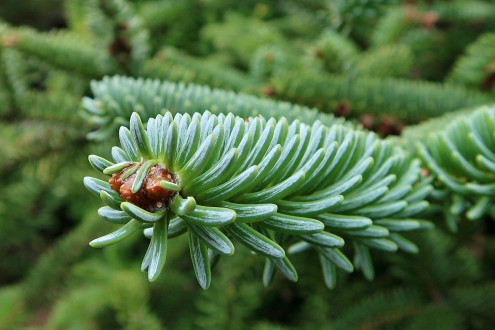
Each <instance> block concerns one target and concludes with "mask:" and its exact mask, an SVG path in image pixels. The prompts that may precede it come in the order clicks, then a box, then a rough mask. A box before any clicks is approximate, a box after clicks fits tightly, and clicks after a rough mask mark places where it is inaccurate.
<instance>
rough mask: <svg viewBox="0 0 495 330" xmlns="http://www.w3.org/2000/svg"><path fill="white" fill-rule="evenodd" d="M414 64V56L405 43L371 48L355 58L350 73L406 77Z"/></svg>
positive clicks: (369, 75)
mask: <svg viewBox="0 0 495 330" xmlns="http://www.w3.org/2000/svg"><path fill="white" fill-rule="evenodd" d="M413 64H414V56H413V54H412V52H411V50H410V49H409V47H407V46H405V45H393V46H384V47H379V48H376V49H370V50H368V51H365V52H364V53H362V54H361V55H360V56H359V57H357V59H356V60H355V62H354V64H353V65H352V69H351V70H349V73H350V74H354V75H357V76H368V77H377V78H379V77H382V78H385V77H390V78H406V77H407V76H408V74H409V73H410V71H411V69H412V67H413Z"/></svg>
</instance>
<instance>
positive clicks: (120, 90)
mask: <svg viewBox="0 0 495 330" xmlns="http://www.w3.org/2000/svg"><path fill="white" fill-rule="evenodd" d="M91 88H92V90H93V93H94V94H95V100H92V99H89V98H85V99H84V100H83V103H84V107H85V110H86V112H87V113H88V115H89V116H88V118H89V120H90V121H91V122H92V123H94V124H95V125H97V126H98V127H99V129H98V130H97V131H96V132H94V133H90V134H91V135H90V137H91V138H99V139H100V138H101V139H103V138H106V137H108V135H109V134H112V133H113V132H115V131H116V130H117V128H118V126H119V125H121V124H125V123H126V122H127V120H128V118H129V117H130V115H131V113H132V112H133V111H136V112H138V113H139V115H140V116H141V118H142V119H143V120H147V119H149V118H151V117H154V116H156V115H157V114H163V113H165V112H166V111H171V112H173V113H190V114H193V113H194V112H197V111H204V110H205V109H208V110H209V111H211V112H212V113H215V114H220V113H223V112H232V113H234V114H235V115H236V116H240V117H243V118H247V117H251V116H257V115H258V114H260V115H263V116H265V117H275V118H282V117H285V118H287V119H288V120H300V121H301V122H303V123H307V124H312V123H313V122H315V121H316V120H319V121H321V122H322V123H323V124H325V125H327V126H331V125H333V124H341V123H343V121H342V120H341V119H337V118H334V117H333V116H332V115H328V114H324V113H321V112H319V111H318V110H316V109H310V108H308V107H303V106H299V105H296V104H291V103H288V102H280V101H272V100H268V99H262V98H257V97H254V96H250V95H246V94H237V93H233V92H229V91H225V90H221V89H212V88H210V87H208V86H201V85H194V84H188V85H185V84H181V83H179V84H176V83H172V82H168V81H163V82H162V81H159V80H151V79H134V78H125V77H120V76H115V77H111V78H104V79H103V80H102V81H99V82H93V83H92V84H91ZM186 98H187V99H186ZM348 125H351V124H348Z"/></svg>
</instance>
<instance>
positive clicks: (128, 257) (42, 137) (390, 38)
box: [0, 0, 495, 329]
mask: <svg viewBox="0 0 495 330" xmlns="http://www.w3.org/2000/svg"><path fill="white" fill-rule="evenodd" d="M466 54H468V55H469V54H470V57H469V60H468V61H467V64H466V60H463V58H465V57H466ZM473 58H474V59H473ZM463 61H464V62H463ZM112 74H122V75H130V76H136V77H137V76H143V77H152V78H160V79H167V80H171V81H176V82H178V81H184V82H194V83H198V84H206V85H210V86H213V87H219V88H223V89H229V90H233V91H236V92H244V93H248V94H253V95H257V96H262V97H270V98H274V99H283V100H289V101H293V102H296V103H302V104H306V105H309V106H315V107H317V108H318V109H321V110H323V111H327V112H332V113H335V114H336V115H338V116H344V117H346V118H347V119H348V120H351V121H355V122H360V124H361V125H363V126H364V127H366V128H368V129H372V130H375V131H377V132H378V133H379V134H381V135H383V136H395V137H392V138H397V137H396V136H397V135H399V134H400V133H401V132H402V131H403V129H404V127H405V126H408V125H412V124H416V123H417V122H419V121H421V120H423V119H425V118H428V117H430V116H432V114H441V113H443V112H448V111H449V110H453V109H452V108H453V107H456V108H464V107H470V106H476V105H481V104H486V103H490V102H493V101H494V100H495V96H494V85H495V4H494V3H493V2H492V1H467V0H466V1H434V0H431V1H426V0H425V1H419V0H418V1H413V0H411V1H394V0H388V1H387V0H350V1H344V0H333V1H332V0H300V1H296V0H289V1H282V0H280V1H277V0H270V1H254V0H248V1H234V0H232V1H231V0H224V1H221V0H183V1H173V0H164V1H156V0H141V1H140V0H134V1H131V0H87V1H85V0H66V1H62V0H48V1H41V0H22V1H19V0H2V1H1V3H0V329H113V328H116V329H117V328H124V329H161V328H170V329H196V328H204V329H299V328H301V329H326V328H328V329H492V328H493V327H494V326H495V223H494V222H493V220H492V219H489V218H488V217H487V218H486V219H480V220H478V221H468V220H466V219H463V218H462V216H460V219H455V220H452V219H450V220H449V219H447V220H448V221H450V222H448V221H447V222H446V219H445V213H444V212H443V211H444V210H441V209H437V210H434V212H432V213H431V214H430V218H431V220H433V221H434V222H435V224H436V229H434V230H431V231H429V232H422V233H418V234H415V235H412V236H410V237H411V239H412V240H413V241H414V242H416V243H417V244H418V246H419V247H420V252H419V254H417V255H406V254H404V253H397V254H393V253H389V254H387V253H383V252H382V253H376V254H375V253H373V260H374V262H375V272H376V276H375V279H374V280H373V281H372V282H370V281H368V280H366V279H365V278H364V276H363V275H362V274H361V273H360V272H355V273H352V274H344V273H343V272H341V273H339V279H338V285H337V287H336V288H335V289H333V290H329V289H327V288H326V286H325V283H324V281H323V278H322V275H321V270H320V268H319V263H318V260H317V257H316V256H315V255H311V254H302V255H296V256H294V257H293V259H292V260H293V263H294V264H295V265H296V267H297V269H298V270H299V282H298V283H292V282H289V281H288V280H286V279H284V278H283V277H282V276H277V278H276V280H275V281H274V283H273V285H272V286H270V287H268V288H265V287H264V286H263V284H262V281H261V275H262V269H263V258H259V257H257V256H254V255H252V254H250V253H248V252H247V251H246V250H245V249H242V248H239V249H237V251H236V254H235V255H234V256H233V257H229V258H224V260H222V261H221V262H220V263H219V264H218V265H217V266H216V268H215V269H214V272H213V281H212V285H211V287H210V288H209V289H208V290H207V291H203V290H201V289H200V287H199V285H198V284H197V282H196V279H195V276H194V273H193V270H192V266H191V262H190V258H189V250H188V242H187V238H185V237H178V238H176V239H174V240H173V241H172V242H171V244H170V250H169V254H168V257H167V265H166V269H165V271H164V273H163V274H162V275H161V276H160V278H159V279H158V280H157V281H156V282H154V283H151V284H150V283H148V282H147V280H146V276H145V274H143V273H141V272H140V271H139V269H140V263H141V258H142V256H143V255H144V253H145V251H146V247H147V242H146V240H145V239H144V238H143V237H141V236H139V235H135V236H133V237H132V238H130V239H127V240H126V241H124V242H123V243H121V244H118V245H116V246H112V247H109V248H105V249H103V250H96V249H93V248H90V247H89V246H88V242H89V241H90V240H91V239H93V238H95V237H98V236H99V235H101V234H103V233H106V232H109V231H111V230H112V229H113V227H112V225H110V224H108V223H105V222H104V221H103V220H101V219H100V218H99V217H98V215H97V209H98V208H99V207H100V206H101V205H100V201H99V200H98V199H96V198H93V197H92V196H91V195H90V194H89V192H88V191H86V190H85V188H84V186H83V184H82V178H83V177H84V176H86V175H94V174H95V172H94V171H93V169H92V168H91V166H90V165H89V163H88V161H87V155H88V154H90V153H95V154H99V155H104V156H106V155H108V154H109V150H110V147H111V146H112V145H114V144H115V143H116V136H113V137H111V138H110V139H109V140H108V141H106V142H102V143H98V142H95V141H90V140H88V139H87V138H86V135H87V134H88V133H89V132H91V131H92V130H93V129H94V127H93V126H92V125H91V124H88V123H87V121H85V120H84V115H82V111H81V99H82V97H83V96H85V95H86V96H90V95H91V90H90V81H91V80H93V79H100V78H102V77H103V76H104V75H112ZM318 79H320V80H318ZM387 79H398V80H397V81H400V83H394V81H395V80H387ZM318 81H320V83H319V84H320V85H318V84H317V82H318ZM440 82H443V83H446V84H447V85H446V88H447V89H445V90H444V89H441V88H440V89H439V88H437V87H438V86H440V85H437V83H440ZM430 83H431V85H430ZM322 84H323V87H322ZM329 84H330V85H329ZM331 84H334V85H331ZM338 86H345V88H344V87H342V88H340V89H339V88H338ZM391 86H392V87H391ZM396 86H398V87H400V88H402V92H394V87H396ZM448 88H458V89H452V90H450V89H448ZM380 93H381V94H380ZM387 93H392V96H391V97H390V98H386V97H385V99H384V100H381V101H380V102H378V101H377V99H376V97H377V95H378V96H380V95H389V94H387ZM394 93H396V94H394ZM463 93H465V94H463ZM459 95H461V96H459ZM464 95H467V96H468V97H464ZM456 97H457V99H456ZM382 98H383V97H382ZM449 100H450V101H449ZM452 100H454V101H452ZM449 102H450V103H455V104H454V105H451V104H449ZM404 109H406V110H407V109H412V110H407V111H404Z"/></svg>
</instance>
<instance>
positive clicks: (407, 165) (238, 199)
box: [84, 112, 430, 289]
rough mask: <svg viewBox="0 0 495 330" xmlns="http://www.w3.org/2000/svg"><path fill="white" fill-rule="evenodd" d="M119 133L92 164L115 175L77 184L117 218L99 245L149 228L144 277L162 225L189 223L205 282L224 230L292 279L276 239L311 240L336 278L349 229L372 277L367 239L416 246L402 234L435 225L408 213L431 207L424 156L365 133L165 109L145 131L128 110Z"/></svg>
mask: <svg viewBox="0 0 495 330" xmlns="http://www.w3.org/2000/svg"><path fill="white" fill-rule="evenodd" d="M119 136H120V141H121V145H122V148H123V149H119V148H114V149H113V150H114V152H113V158H114V161H115V162H116V163H117V164H115V165H113V163H112V162H110V161H107V160H104V159H102V158H100V157H97V156H90V162H91V163H92V165H93V167H95V168H96V169H98V170H99V171H100V172H103V173H104V174H107V175H112V174H113V176H112V178H111V179H110V181H109V183H110V184H108V183H106V182H104V181H100V180H97V179H94V178H89V177H86V178H85V180H84V182H85V185H86V187H87V188H88V189H89V190H90V191H91V192H92V193H93V194H95V195H96V196H99V197H101V198H102V200H103V201H104V202H105V203H106V204H107V205H108V206H106V207H103V208H102V209H100V215H102V216H103V218H105V219H107V220H109V221H111V222H115V223H121V224H124V226H122V227H121V228H120V229H118V230H117V231H115V232H113V233H111V234H108V235H106V236H103V237H100V238H98V239H95V240H93V241H92V242H91V243H90V244H91V245H93V246H94V247H105V246H108V245H111V244H115V243H117V242H119V241H121V240H122V239H125V238H126V237H128V236H130V235H132V234H133V233H134V232H135V231H137V230H138V229H139V228H142V227H143V226H144V227H145V228H149V229H146V230H145V232H146V235H147V236H148V237H151V243H150V246H149V248H148V252H147V254H146V256H145V258H144V260H143V266H142V268H143V269H148V279H149V280H150V281H153V280H155V279H156V278H157V277H158V275H159V274H160V272H161V269H162V268H163V265H164V262H165V256H166V249H167V245H168V243H167V236H168V233H167V228H168V231H170V232H172V231H175V229H172V228H176V227H177V226H183V227H185V229H186V230H187V231H188V232H189V239H190V249H191V257H192V260H193V265H194V269H195V273H196V276H197V278H198V281H199V283H200V285H201V286H202V287H203V288H204V289H206V288H208V287H209V285H210V281H211V274H210V264H209V263H210V261H209V260H210V258H209V256H208V250H211V251H212V252H214V255H217V254H219V255H230V254H232V253H233V252H234V247H233V245H232V243H231V242H230V240H229V238H228V237H231V238H234V239H235V240H236V241H238V242H240V243H241V244H243V245H245V246H247V247H248V248H249V249H251V250H252V251H254V252H257V253H259V254H262V255H264V256H266V257H267V258H269V261H270V262H268V263H267V265H268V266H269V265H270V263H273V265H274V267H273V268H272V269H271V270H268V272H269V273H272V272H273V271H274V270H275V268H276V269H278V270H279V271H281V272H282V274H284V275H285V276H286V277H288V278H290V279H292V280H297V274H296V273H295V269H294V267H293V266H292V264H291V263H290V261H289V259H287V257H286V256H285V251H284V249H283V248H282V246H284V245H285V244H286V243H288V242H291V243H297V242H298V241H299V243H298V244H296V245H298V246H299V245H301V244H302V245H305V246H307V247H313V248H314V249H315V250H316V251H318V253H319V254H320V255H321V257H322V258H321V260H322V263H323V264H322V266H323V269H324V273H325V276H326V277H328V276H332V277H333V278H334V276H335V268H336V267H337V268H341V269H343V270H345V271H347V272H352V270H353V265H352V264H351V262H350V261H349V260H348V259H347V258H346V256H345V255H344V254H342V252H340V251H339V249H338V248H339V247H342V246H343V245H344V239H343V238H345V239H348V240H349V241H351V242H353V243H354V245H355V250H356V259H355V260H356V267H358V268H360V269H362V270H363V272H364V273H365V276H366V277H367V278H370V279H371V278H373V276H374V272H373V268H372V267H373V266H372V262H371V259H370V255H369V251H368V248H375V249H379V250H385V251H389V252H393V251H396V250H397V249H402V250H404V251H407V252H412V253H415V252H417V247H416V246H415V245H414V244H413V243H412V242H410V241H408V240H406V239H405V238H403V237H402V236H401V235H399V232H403V231H410V230H417V229H425V228H428V227H430V225H429V224H428V222H425V221H418V220H414V219H413V217H414V216H415V215H416V214H418V213H419V212H421V211H423V210H424V209H425V208H426V207H427V205H428V204H427V203H426V202H425V201H424V200H423V199H424V198H425V197H426V196H427V195H428V192H429V190H428V182H424V183H421V184H418V185H416V184H415V183H416V182H419V179H420V174H419V171H420V168H419V162H418V161H417V160H414V159H412V158H410V157H409V156H408V155H407V154H405V153H403V152H402V151H401V150H400V149H399V148H397V147H395V146H394V145H393V144H391V143H387V142H383V141H380V140H378V139H377V138H376V136H375V135H373V134H371V133H364V132H359V131H352V130H350V129H348V128H345V127H342V126H337V125H336V126H332V127H330V128H327V127H325V126H322V125H321V123H319V122H315V123H314V124H313V125H312V127H310V126H308V125H305V124H301V123H299V122H298V121H294V122H293V123H291V124H289V123H288V122H287V121H286V120H285V119H282V120H280V121H278V122H277V121H276V120H274V119H273V118H271V119H269V120H265V119H264V118H263V117H261V116H259V117H250V118H248V120H247V121H246V122H245V120H244V119H243V118H239V117H235V116H233V115H232V114H228V115H226V116H225V115H223V114H221V115H219V116H218V117H217V116H214V115H212V114H211V113H209V112H205V113H204V114H202V115H201V114H199V113H194V114H193V115H192V116H190V115H188V114H185V115H181V114H176V115H175V117H172V115H171V114H170V113H165V114H164V115H163V116H161V115H159V116H158V117H156V118H150V119H149V120H148V124H147V129H146V130H145V129H144V126H143V124H142V123H141V121H140V118H139V116H138V115H137V113H134V114H133V115H132V116H131V122H130V130H128V129H127V128H125V127H121V129H120V132H119ZM133 165H134V166H133ZM131 186H132V188H131V189H130V190H129V188H130V187H131ZM160 187H161V188H160ZM425 188H426V190H425ZM423 190H425V192H424V193H420V192H419V191H423ZM152 191H153V192H152ZM112 208H113V209H114V211H112V210H111V209H112ZM131 218H132V219H131ZM324 228H326V229H327V231H323V229H324ZM395 232H397V233H395ZM225 234H227V235H228V236H226V235H225ZM266 272H267V270H266V269H265V273H266ZM265 277H267V278H268V279H269V278H271V277H272V275H265ZM326 281H327V284H328V286H329V287H333V286H334V282H333V280H332V279H326ZM269 282H270V280H267V281H265V284H269Z"/></svg>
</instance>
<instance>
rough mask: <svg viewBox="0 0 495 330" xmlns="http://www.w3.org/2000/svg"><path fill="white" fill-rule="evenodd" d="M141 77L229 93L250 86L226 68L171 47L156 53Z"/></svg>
mask: <svg viewBox="0 0 495 330" xmlns="http://www.w3.org/2000/svg"><path fill="white" fill-rule="evenodd" d="M142 76H143V77H149V78H158V79H162V80H169V81H175V82H184V83H191V82H194V83H197V84H205V85H208V86H211V87H217V88H225V89H228V90H233V91H241V90H246V89H248V88H249V86H250V85H251V81H250V79H248V77H247V76H246V75H245V74H244V73H242V72H240V71H238V70H235V69H232V68H230V67H222V66H220V65H218V64H216V63H212V62H209V61H204V60H203V61H202V60H199V59H196V58H193V57H191V56H189V55H187V54H185V53H183V52H180V51H178V50H177V49H173V48H165V49H162V50H160V51H159V52H158V53H157V55H156V56H155V57H154V58H153V59H151V60H149V61H147V62H146V63H145V64H144V67H143V69H142Z"/></svg>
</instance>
